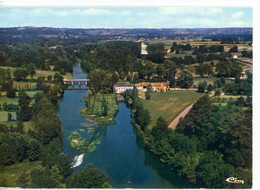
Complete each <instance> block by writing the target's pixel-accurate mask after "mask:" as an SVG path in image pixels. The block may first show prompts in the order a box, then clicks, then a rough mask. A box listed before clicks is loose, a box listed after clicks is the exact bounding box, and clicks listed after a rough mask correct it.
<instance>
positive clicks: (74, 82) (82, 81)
mask: <svg viewBox="0 0 260 190" xmlns="http://www.w3.org/2000/svg"><path fill="white" fill-rule="evenodd" d="M88 81H89V79H63V83H64V84H67V85H70V84H71V85H72V88H74V85H78V86H79V88H81V85H85V86H86V85H87V84H88Z"/></svg>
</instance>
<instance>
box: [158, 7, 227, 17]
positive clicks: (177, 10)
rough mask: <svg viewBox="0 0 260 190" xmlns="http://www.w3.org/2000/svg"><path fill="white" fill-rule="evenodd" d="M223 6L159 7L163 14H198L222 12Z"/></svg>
mask: <svg viewBox="0 0 260 190" xmlns="http://www.w3.org/2000/svg"><path fill="white" fill-rule="evenodd" d="M222 12H223V10H222V9H221V8H207V7H205V8H198V7H192V8H191V7H164V8H160V9H159V13H160V14H163V15H183V14H197V15H204V16H206V15H215V14H218V13H222Z"/></svg>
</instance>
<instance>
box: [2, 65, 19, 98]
mask: <svg viewBox="0 0 260 190" xmlns="http://www.w3.org/2000/svg"><path fill="white" fill-rule="evenodd" d="M0 90H1V91H6V96H7V97H8V98H14V97H15V95H16V90H15V89H14V88H13V80H12V77H11V71H10V69H7V70H5V69H2V68H0Z"/></svg>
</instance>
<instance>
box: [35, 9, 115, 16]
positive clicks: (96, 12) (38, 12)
mask: <svg viewBox="0 0 260 190" xmlns="http://www.w3.org/2000/svg"><path fill="white" fill-rule="evenodd" d="M31 14H32V15H35V16H48V15H51V16H58V17H67V16H70V15H71V16H86V15H88V16H102V15H112V14H114V13H113V12H112V11H110V10H107V9H99V8H88V9H72V10H55V9H51V8H37V9H33V10H32V11H31Z"/></svg>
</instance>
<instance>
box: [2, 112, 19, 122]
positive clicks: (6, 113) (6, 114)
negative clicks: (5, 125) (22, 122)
mask: <svg viewBox="0 0 260 190" xmlns="http://www.w3.org/2000/svg"><path fill="white" fill-rule="evenodd" d="M8 113H11V114H12V119H13V120H16V112H11V111H9V112H7V111H0V122H4V121H8Z"/></svg>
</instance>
